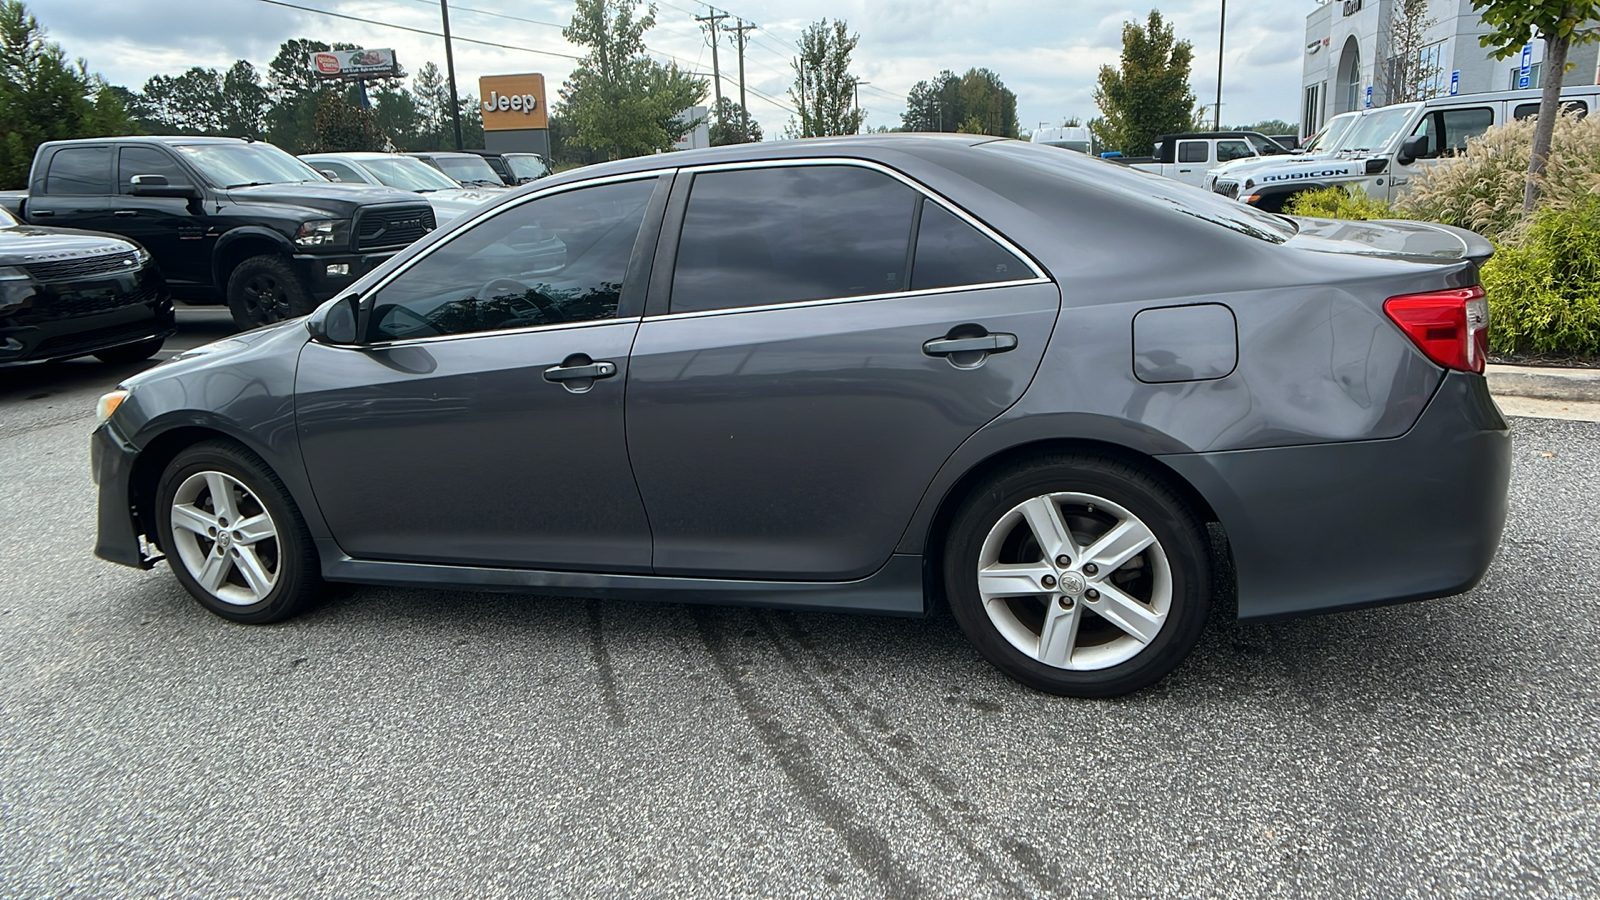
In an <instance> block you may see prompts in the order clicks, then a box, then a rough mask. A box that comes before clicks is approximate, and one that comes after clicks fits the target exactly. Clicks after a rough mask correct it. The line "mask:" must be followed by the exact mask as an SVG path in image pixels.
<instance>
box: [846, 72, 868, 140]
mask: <svg viewBox="0 0 1600 900" xmlns="http://www.w3.org/2000/svg"><path fill="white" fill-rule="evenodd" d="M851 80H852V81H853V82H854V83H855V88H856V110H857V111H860V109H861V86H862V85H863V84H871V83H872V82H870V81H862V80H861V79H859V78H854V79H851ZM866 124H867V121H866V116H862V117H861V125H862V127H863V128H864V127H866ZM858 132H859V129H858Z"/></svg>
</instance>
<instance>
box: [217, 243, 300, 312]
mask: <svg viewBox="0 0 1600 900" xmlns="http://www.w3.org/2000/svg"><path fill="white" fill-rule="evenodd" d="M313 309H316V302H315V301H314V300H312V299H311V292H310V291H308V290H306V286H305V285H304V284H302V283H301V281H300V277H299V276H298V275H296V274H295V272H294V268H293V267H292V266H290V265H289V261H288V260H286V259H284V258H283V257H282V256H278V255H275V254H270V253H269V254H263V255H261V256H252V257H250V258H249V259H247V260H245V261H244V262H242V263H240V264H239V265H238V266H237V267H235V268H234V270H233V272H232V274H230V275H229V276H228V311H229V312H231V313H233V324H235V325H237V326H239V327H240V328H242V329H249V328H259V327H261V326H262V325H271V324H272V323H273V322H281V321H283V320H284V319H292V318H294V317H295V316H303V315H305V314H307V313H309V312H311V311H312V310H313Z"/></svg>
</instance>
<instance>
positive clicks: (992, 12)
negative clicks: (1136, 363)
mask: <svg viewBox="0 0 1600 900" xmlns="http://www.w3.org/2000/svg"><path fill="white" fill-rule="evenodd" d="M286 2H289V3H292V4H293V5H296V6H304V7H315V8H317V9H319V10H327V11H331V12H337V13H341V14H344V15H348V16H355V17H358V18H362V19H372V20H377V21H381V22H386V23H392V24H395V25H402V26H406V27H408V28H413V29H418V30H420V31H424V32H437V31H438V30H439V8H438V3H437V0H286ZM29 5H30V8H31V9H32V11H33V12H34V13H35V15H37V16H38V17H39V19H40V21H41V23H42V24H43V25H44V26H45V27H46V28H47V29H48V30H49V32H50V37H51V38H52V39H53V40H55V41H57V42H58V43H60V44H61V45H62V47H63V49H65V50H66V52H67V53H68V55H70V56H73V57H82V58H83V59H85V60H87V62H88V64H89V68H90V69H91V71H95V72H99V73H100V74H102V75H104V76H105V77H106V78H108V79H109V80H111V81H112V82H113V83H116V84H124V85H128V86H130V87H138V86H140V85H142V84H143V83H144V81H145V79H146V78H148V77H150V76H151V75H155V74H176V73H178V72H181V71H183V70H184V69H186V68H188V67H190V66H195V65H199V66H210V67H218V68H221V67H225V66H227V65H229V64H230V63H232V61H233V60H235V59H239V58H243V59H248V60H250V61H251V62H252V63H254V64H255V65H256V66H257V67H258V68H260V69H263V70H264V69H265V68H266V64H267V63H268V62H269V61H270V60H271V59H272V57H273V56H274V55H275V54H276V52H277V48H278V45H279V44H280V43H281V42H283V41H285V40H288V39H290V38H296V37H306V38H314V39H319V40H324V41H328V42H334V41H348V42H350V43H354V44H358V45H361V46H364V47H393V48H395V50H396V52H397V54H398V56H399V58H400V62H401V64H402V65H403V66H405V67H406V68H407V69H408V70H410V71H413V72H414V71H416V69H417V67H418V66H420V65H421V64H422V63H423V62H425V61H427V60H430V59H431V60H434V61H436V62H438V63H439V64H440V66H441V67H442V66H443V64H444V42H443V40H442V39H440V38H437V37H430V36H427V35H425V34H417V33H415V32H407V31H402V30H398V29H394V28H387V27H383V26H381V25H374V24H366V23H363V22H356V21H350V20H348V19H338V18H333V17H330V16H325V15H319V14H317V13H311V12H303V11H300V10H296V9H288V8H285V7H283V6H276V5H272V4H269V3H267V2H264V0H137V2H129V0H44V2H41V0H33V2H32V3H30V4H29ZM1219 5H1220V2H1219V0H1165V2H1162V3H1161V4H1160V5H1159V7H1158V8H1159V9H1160V10H1161V11H1162V13H1163V14H1164V15H1165V16H1167V18H1169V19H1170V20H1171V21H1173V22H1174V23H1175V24H1176V26H1177V31H1178V35H1179V37H1181V38H1184V39H1187V40H1189V41H1191V42H1192V43H1193V44H1194V47H1195V62H1194V73H1193V76H1192V78H1191V85H1192V87H1193V88H1194V91H1195V94H1196V95H1197V96H1198V97H1199V98H1200V101H1201V102H1205V103H1209V102H1210V101H1211V98H1212V97H1213V96H1214V95H1215V91H1216V71H1217V24H1218V23H1217V18H1218V7H1219ZM656 6H657V21H658V24H657V26H656V28H655V29H653V30H652V31H650V32H649V33H647V34H646V35H645V40H646V42H647V43H648V44H649V46H650V48H651V50H653V51H655V52H656V53H657V56H658V58H660V59H663V60H665V59H667V58H669V57H672V58H676V59H677V60H678V61H679V62H680V64H682V65H684V66H686V67H689V68H691V69H693V70H694V71H702V72H707V73H709V72H710V71H711V49H710V47H709V45H708V43H707V41H706V38H705V33H704V32H703V31H702V30H701V29H700V28H699V26H698V25H697V24H696V23H695V21H694V19H693V16H694V14H696V13H699V14H704V13H705V6H704V5H703V4H699V5H697V4H695V3H692V2H690V0H671V2H663V0H657V3H656ZM1150 6H1151V5H1150V4H1148V3H1134V4H1127V3H1125V2H1123V0H1113V2H1112V3H1109V4H1107V3H1089V2H1082V0H1054V2H1045V0H727V2H719V3H718V8H719V9H721V10H725V11H727V12H729V13H731V14H733V15H734V16H738V17H743V18H744V19H745V21H747V22H753V23H755V24H756V25H757V26H758V28H757V30H756V31H755V32H753V35H754V41H753V43H752V44H751V45H750V47H749V49H748V51H747V55H746V77H747V78H748V86H749V88H750V90H751V91H753V92H757V93H759V94H760V95H764V97H765V98H767V99H763V98H762V97H758V96H755V95H754V94H752V95H751V96H750V97H749V102H750V112H751V114H752V115H754V116H756V117H757V118H758V119H759V120H760V122H761V124H762V127H763V128H764V129H765V130H766V131H767V133H768V135H769V136H776V135H777V134H779V133H780V132H781V131H782V128H783V124H784V122H785V121H787V120H788V118H789V117H790V111H789V110H787V109H785V108H783V106H788V105H792V104H791V102H790V100H789V99H788V97H787V93H786V92H787V89H788V87H789V85H790V84H791V82H792V80H793V76H792V71H791V69H790V67H789V60H790V58H791V57H792V56H793V55H794V54H795V49H794V47H793V42H795V41H796V40H798V38H799V34H800V32H801V31H802V30H803V29H804V28H805V26H806V24H807V23H809V22H812V21H815V20H817V19H820V18H823V17H828V18H843V19H845V20H847V21H848V22H849V24H850V28H851V29H852V30H853V31H856V32H858V33H859V34H860V36H861V43H860V45H859V46H858V47H857V49H856V53H855V58H854V60H855V61H854V66H853V70H854V71H855V72H856V73H857V74H858V75H859V77H860V78H862V79H863V81H866V82H870V84H868V85H867V86H865V87H863V88H862V92H861V104H862V106H864V107H866V108H867V110H868V118H867V122H868V124H869V125H874V126H876V125H897V124H899V121H900V112H901V111H902V110H903V109H904V105H905V94H906V92H907V91H908V90H909V89H910V88H911V86H912V85H913V84H915V83H916V82H917V81H919V80H922V79H926V78H931V77H932V76H934V75H936V74H937V73H938V72H939V70H941V69H951V70H954V71H956V72H957V73H960V72H963V71H966V70H967V69H968V68H971V67H973V66H987V67H988V68H990V69H992V70H994V71H995V72H997V73H998V74H999V75H1000V77H1001V79H1002V80H1004V82H1005V83H1006V85H1007V86H1008V87H1009V88H1011V89H1012V90H1013V91H1015V92H1016V93H1017V97H1018V117H1019V121H1020V122H1021V124H1022V127H1023V128H1024V129H1029V128H1033V127H1037V125H1038V124H1039V123H1041V122H1047V123H1049V124H1051V125H1056V124H1060V122H1061V120H1062V119H1063V118H1065V117H1068V116H1073V115H1077V116H1082V117H1084V118H1088V117H1090V116H1092V115H1094V114H1095V112H1096V111H1095V108H1094V99H1093V89H1094V79H1095V73H1096V72H1097V71H1098V70H1099V67H1100V66H1101V65H1103V64H1112V65H1114V64H1116V62H1117V57H1118V54H1119V52H1120V49H1121V29H1122V24H1123V23H1124V22H1125V21H1128V20H1131V19H1139V20H1141V21H1142V20H1143V18H1144V17H1145V16H1146V15H1148V13H1149V10H1150ZM1315 7H1316V2H1315V0H1234V2H1233V3H1231V4H1229V8H1228V31H1227V52H1226V59H1225V69H1224V75H1223V118H1224V119H1225V120H1228V121H1232V122H1236V123H1238V122H1254V121H1257V120H1260V119H1264V118H1281V119H1286V120H1289V121H1294V120H1295V119H1296V118H1297V117H1298V105H1299V85H1300V68H1301V54H1302V45H1303V44H1304V38H1303V35H1304V33H1305V16H1306V14H1307V13H1309V12H1310V11H1311V10H1312V9H1314V8H1315ZM486 13H498V14H500V15H499V16H494V15H488V14H486ZM571 13H572V4H571V3H570V2H561V0H518V2H515V3H508V2H505V0H451V17H450V18H451V26H452V29H451V30H452V32H453V34H454V36H455V37H456V39H457V40H456V44H455V57H456V71H457V77H458V79H459V80H460V85H461V89H462V91H463V93H470V92H473V91H475V90H476V88H477V78H478V76H480V75H492V74H500V73H513V72H543V73H544V74H545V77H546V82H547V84H549V86H550V90H551V94H552V97H551V100H555V99H556V98H555V97H554V94H555V91H556V88H557V87H558V86H559V85H560V84H561V81H562V79H563V78H564V77H565V75H566V74H567V72H568V71H569V70H570V69H571V67H572V65H573V61H572V60H571V59H569V58H565V57H564V56H563V55H556V54H565V55H568V56H570V55H572V54H574V53H576V52H579V51H577V50H575V49H574V48H573V47H572V46H571V45H569V44H567V43H566V41H565V40H564V39H563V38H562V37H561V29H560V26H561V25H563V24H565V23H566V22H567V21H568V19H569V18H570V16H571ZM506 16H514V17H516V18H506ZM529 20H531V21H529ZM731 22H732V20H728V22H725V23H724V24H730V23H731ZM474 38H475V39H478V40H482V41H489V42H493V43H499V44H508V45H513V46H516V47H519V48H523V49H520V50H507V49H500V48H495V47H488V46H484V45H481V44H473V43H468V42H466V41H465V40H463V39H474ZM534 51H545V52H544V53H538V52H534ZM719 53H721V61H722V68H723V73H724V82H723V90H724V91H731V92H735V95H736V91H737V68H736V57H735V54H734V52H733V50H732V45H731V43H724V44H723V45H722V49H721V50H719ZM779 104H782V106H780V105H779Z"/></svg>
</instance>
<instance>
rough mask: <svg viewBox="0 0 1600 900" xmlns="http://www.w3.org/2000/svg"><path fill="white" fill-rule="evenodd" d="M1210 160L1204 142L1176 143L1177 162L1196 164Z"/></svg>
mask: <svg viewBox="0 0 1600 900" xmlns="http://www.w3.org/2000/svg"><path fill="white" fill-rule="evenodd" d="M1210 158H1211V154H1210V153H1209V152H1207V149H1206V142H1205V141H1180V142H1179V143H1178V162H1187V163H1197V162H1205V161H1206V160H1208V159H1210Z"/></svg>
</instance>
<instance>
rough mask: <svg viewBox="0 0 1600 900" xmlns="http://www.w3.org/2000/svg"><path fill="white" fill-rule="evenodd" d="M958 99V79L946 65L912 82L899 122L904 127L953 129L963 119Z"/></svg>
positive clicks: (913, 128) (914, 129)
mask: <svg viewBox="0 0 1600 900" xmlns="http://www.w3.org/2000/svg"><path fill="white" fill-rule="evenodd" d="M960 102H961V79H960V78H958V77H956V73H954V72H952V71H950V70H949V69H945V70H944V71H943V72H940V73H939V74H938V75H936V76H934V77H933V78H932V79H931V80H929V81H919V82H917V83H916V84H914V85H912V86H911V91H910V93H908V94H907V95H906V110H905V112H903V113H901V114H900V125H901V127H902V128H904V129H905V130H906V131H955V130H956V127H957V126H958V125H960V124H961V123H962V121H963V118H962V116H961V110H960V108H959V106H960Z"/></svg>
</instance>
